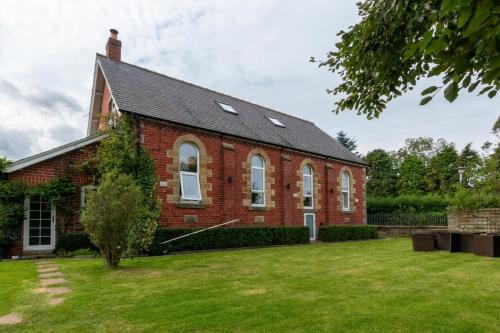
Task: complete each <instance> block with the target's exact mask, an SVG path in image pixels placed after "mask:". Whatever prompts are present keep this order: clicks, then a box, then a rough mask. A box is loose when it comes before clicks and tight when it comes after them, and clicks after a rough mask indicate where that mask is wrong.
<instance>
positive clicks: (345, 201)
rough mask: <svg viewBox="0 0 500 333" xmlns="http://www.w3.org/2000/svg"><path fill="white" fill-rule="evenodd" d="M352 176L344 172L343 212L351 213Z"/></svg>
mask: <svg viewBox="0 0 500 333" xmlns="http://www.w3.org/2000/svg"><path fill="white" fill-rule="evenodd" d="M350 183H351V176H350V175H349V172H347V171H344V172H342V210H343V211H349V210H350V209H351V202H350V201H351V199H350V198H351V193H350V186H351V184H350Z"/></svg>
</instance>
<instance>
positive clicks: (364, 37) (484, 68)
mask: <svg viewBox="0 0 500 333" xmlns="http://www.w3.org/2000/svg"><path fill="white" fill-rule="evenodd" d="M358 8H359V15H360V16H361V21H360V22H359V23H357V24H355V25H354V26H351V27H350V28H349V30H348V31H340V32H339V33H338V35H339V36H340V37H341V41H340V42H338V43H337V44H336V45H335V46H336V50H335V51H331V52H329V53H328V54H327V59H326V60H324V61H322V62H320V64H319V66H320V67H323V66H324V67H327V68H328V70H330V71H331V72H337V73H338V74H340V77H341V79H342V82H341V83H340V84H339V85H338V86H336V87H335V88H334V89H333V90H327V92H328V93H331V94H334V95H338V94H340V95H343V97H342V98H341V99H339V100H338V101H337V102H335V112H337V113H339V112H341V111H344V110H346V109H354V110H356V111H357V112H358V114H365V115H366V116H367V117H368V118H369V119H370V118H373V117H378V116H379V115H380V113H381V112H383V111H384V109H385V107H386V104H387V102H389V101H390V100H392V99H394V98H397V97H398V96H400V95H401V94H403V93H405V92H407V91H408V90H412V89H413V88H414V86H415V85H416V83H417V81H418V80H420V79H421V78H424V77H431V76H440V77H441V80H442V84H441V85H440V86H431V87H428V88H426V89H425V90H423V91H422V95H424V96H426V97H425V98H423V99H422V101H421V103H420V104H422V105H424V104H427V103H428V102H429V101H430V100H431V99H432V97H433V96H434V95H435V94H436V93H437V92H438V91H439V90H441V89H442V88H444V96H445V98H446V99H447V100H448V101H449V102H453V101H454V100H455V99H456V98H457V96H458V93H459V91H460V90H462V89H466V90H467V91H468V92H472V91H474V90H475V89H476V88H478V86H480V87H481V89H480V92H479V94H483V93H486V92H487V93H488V97H490V98H493V97H494V96H495V95H496V93H497V91H498V90H499V89H500V48H499V46H498V39H499V36H500V30H499V29H498V22H499V20H500V6H499V4H498V1H496V0H426V1H410V0H403V1H397V0H365V1H363V2H359V3H358ZM311 61H313V62H314V61H316V60H315V59H314V58H311Z"/></svg>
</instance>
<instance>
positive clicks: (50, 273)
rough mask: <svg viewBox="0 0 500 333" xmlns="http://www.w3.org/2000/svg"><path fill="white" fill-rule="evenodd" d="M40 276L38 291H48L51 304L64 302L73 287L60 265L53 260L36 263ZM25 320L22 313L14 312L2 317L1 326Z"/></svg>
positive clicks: (0, 318)
mask: <svg viewBox="0 0 500 333" xmlns="http://www.w3.org/2000/svg"><path fill="white" fill-rule="evenodd" d="M36 265H37V271H38V277H39V278H40V286H41V287H40V288H36V289H35V290H34V292H36V293H47V294H48V296H49V297H48V303H49V304H50V305H59V304H62V303H63V302H64V297H63V296H64V295H66V294H67V293H69V292H70V291H71V289H69V288H68V287H66V280H65V279H64V276H63V274H62V273H61V272H60V271H59V266H57V264H56V263H55V262H53V261H48V260H42V261H38V262H37V263H36ZM22 321H23V318H22V316H21V315H20V314H18V313H15V312H12V313H9V314H6V315H5V316H1V317H0V326H3V325H15V324H19V323H21V322H22Z"/></svg>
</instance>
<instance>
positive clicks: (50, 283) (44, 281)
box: [40, 278, 66, 287]
mask: <svg viewBox="0 0 500 333" xmlns="http://www.w3.org/2000/svg"><path fill="white" fill-rule="evenodd" d="M40 283H41V285H42V286H44V287H47V286H53V285H55V284H63V283H66V280H65V279H63V278H57V279H41V280H40Z"/></svg>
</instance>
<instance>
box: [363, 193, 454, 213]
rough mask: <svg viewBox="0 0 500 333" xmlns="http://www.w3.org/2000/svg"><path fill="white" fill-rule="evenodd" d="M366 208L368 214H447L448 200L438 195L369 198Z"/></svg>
mask: <svg viewBox="0 0 500 333" xmlns="http://www.w3.org/2000/svg"><path fill="white" fill-rule="evenodd" d="M366 206H367V207H366V208H367V212H368V214H374V213H394V212H400V213H416V212H446V207H447V206H448V199H447V198H446V197H444V196H440V195H436V194H429V195H401V196H399V197H368V198H367V201H366Z"/></svg>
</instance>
